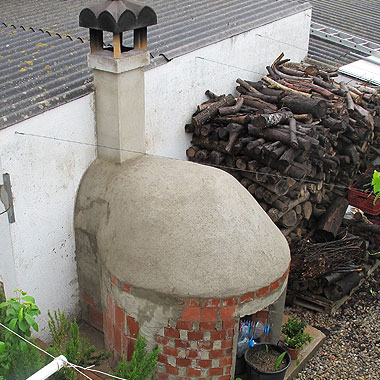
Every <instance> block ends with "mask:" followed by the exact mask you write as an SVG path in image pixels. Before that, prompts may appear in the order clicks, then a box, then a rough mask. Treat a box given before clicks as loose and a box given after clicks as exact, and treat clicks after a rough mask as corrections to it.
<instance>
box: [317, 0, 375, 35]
mask: <svg viewBox="0 0 380 380" xmlns="http://www.w3.org/2000/svg"><path fill="white" fill-rule="evenodd" d="M310 2H311V3H312V5H313V15H312V19H313V21H315V22H319V23H321V24H323V25H328V26H331V27H333V28H336V29H338V30H341V31H345V32H348V33H351V34H353V35H354V36H358V37H362V38H365V39H367V40H369V41H373V42H376V43H380V33H379V27H380V1H378V0H334V1H332V0H310Z"/></svg>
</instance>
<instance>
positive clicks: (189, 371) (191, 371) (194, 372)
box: [186, 368, 201, 376]
mask: <svg viewBox="0 0 380 380" xmlns="http://www.w3.org/2000/svg"><path fill="white" fill-rule="evenodd" d="M186 375H187V376H200V375H201V370H200V369H194V368H186Z"/></svg>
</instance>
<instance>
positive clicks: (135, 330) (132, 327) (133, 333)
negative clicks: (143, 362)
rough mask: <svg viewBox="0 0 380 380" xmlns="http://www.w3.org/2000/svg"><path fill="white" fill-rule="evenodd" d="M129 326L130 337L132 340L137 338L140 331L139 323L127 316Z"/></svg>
mask: <svg viewBox="0 0 380 380" xmlns="http://www.w3.org/2000/svg"><path fill="white" fill-rule="evenodd" d="M127 326H128V333H129V336H130V337H132V338H137V336H138V335H139V331H140V326H139V323H138V322H137V321H136V320H135V319H134V318H133V317H131V316H129V315H127Z"/></svg>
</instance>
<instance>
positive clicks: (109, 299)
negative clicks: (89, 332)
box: [107, 294, 114, 321]
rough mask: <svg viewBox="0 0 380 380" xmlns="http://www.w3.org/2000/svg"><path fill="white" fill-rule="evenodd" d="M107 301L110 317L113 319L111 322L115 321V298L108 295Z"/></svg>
mask: <svg viewBox="0 0 380 380" xmlns="http://www.w3.org/2000/svg"><path fill="white" fill-rule="evenodd" d="M107 301H108V310H107V312H108V313H109V316H110V317H111V320H112V321H113V304H114V301H113V297H112V295H111V294H108V297H107Z"/></svg>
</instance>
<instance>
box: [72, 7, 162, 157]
mask: <svg viewBox="0 0 380 380" xmlns="http://www.w3.org/2000/svg"><path fill="white" fill-rule="evenodd" d="M155 24H157V16H156V13H155V12H154V10H153V9H152V8H150V7H148V6H144V5H141V4H137V3H134V2H132V1H126V0H108V1H105V2H102V3H100V4H96V5H94V6H91V7H88V8H85V9H83V10H82V11H81V13H80V15H79V25H80V26H83V27H86V28H89V29H90V49H91V52H90V54H89V55H88V64H89V66H90V67H91V68H93V69H94V81H95V108H96V129H97V138H98V145H99V147H98V157H99V158H102V159H105V160H108V161H111V162H117V163H122V162H123V161H125V160H126V159H128V158H131V157H133V156H134V155H135V154H133V153H131V152H142V153H145V93H144V91H145V89H144V67H145V66H146V65H148V64H149V62H150V57H149V52H148V51H147V26H149V25H155ZM128 30H132V31H133V36H134V39H133V41H134V46H133V47H125V46H123V32H126V31H128ZM105 31H107V32H111V33H112V34H113V46H112V47H111V48H108V47H104V44H103V32H105Z"/></svg>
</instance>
